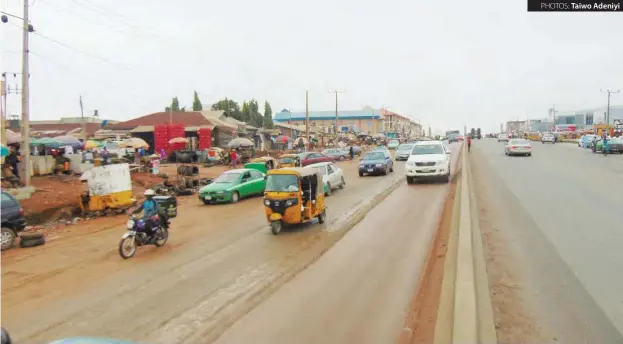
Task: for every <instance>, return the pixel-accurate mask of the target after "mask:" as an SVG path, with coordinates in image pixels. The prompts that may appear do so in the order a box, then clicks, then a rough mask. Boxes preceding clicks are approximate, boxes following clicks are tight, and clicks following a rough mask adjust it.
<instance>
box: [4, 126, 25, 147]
mask: <svg viewBox="0 0 623 344" xmlns="http://www.w3.org/2000/svg"><path fill="white" fill-rule="evenodd" d="M5 135H6V143H7V144H8V145H10V144H13V143H19V142H20V141H22V135H21V134H18V133H14V132H12V131H10V130H9V129H7V130H6V134H5Z"/></svg>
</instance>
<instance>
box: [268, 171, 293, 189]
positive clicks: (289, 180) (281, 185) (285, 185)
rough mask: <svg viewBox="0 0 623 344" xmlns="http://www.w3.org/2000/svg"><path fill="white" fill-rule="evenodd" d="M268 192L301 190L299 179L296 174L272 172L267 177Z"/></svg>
mask: <svg viewBox="0 0 623 344" xmlns="http://www.w3.org/2000/svg"><path fill="white" fill-rule="evenodd" d="M265 191H267V192H296V191H299V179H298V177H297V176H296V175H294V174H271V175H269V176H268V177H267V178H266V189H265Z"/></svg>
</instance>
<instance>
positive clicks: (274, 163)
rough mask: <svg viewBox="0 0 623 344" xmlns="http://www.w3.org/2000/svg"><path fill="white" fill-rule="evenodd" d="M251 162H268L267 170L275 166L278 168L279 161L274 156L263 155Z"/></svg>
mask: <svg viewBox="0 0 623 344" xmlns="http://www.w3.org/2000/svg"><path fill="white" fill-rule="evenodd" d="M250 162H263V163H265V164H266V170H267V171H270V170H273V169H275V168H278V165H279V163H278V162H277V160H276V159H275V158H273V157H272V156H262V157H259V158H253V159H251V161H250Z"/></svg>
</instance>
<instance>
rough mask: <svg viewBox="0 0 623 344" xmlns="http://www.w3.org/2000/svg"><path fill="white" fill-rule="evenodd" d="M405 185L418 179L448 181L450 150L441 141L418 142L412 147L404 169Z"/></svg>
mask: <svg viewBox="0 0 623 344" xmlns="http://www.w3.org/2000/svg"><path fill="white" fill-rule="evenodd" d="M405 175H406V177H407V183H409V184H411V183H414V182H416V181H417V180H418V179H441V180H443V181H444V182H446V183H447V182H449V181H450V150H449V149H447V148H446V147H445V146H444V145H443V142H441V141H419V142H416V143H415V144H414V145H413V149H412V150H411V155H410V156H409V159H407V164H406V168H405Z"/></svg>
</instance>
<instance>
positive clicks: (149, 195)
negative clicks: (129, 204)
mask: <svg viewBox="0 0 623 344" xmlns="http://www.w3.org/2000/svg"><path fill="white" fill-rule="evenodd" d="M143 195H144V196H145V201H143V203H142V204H141V205H140V206H139V207H137V208H136V209H134V211H133V212H132V214H138V213H140V212H141V211H142V212H143V220H144V221H145V231H148V232H147V234H148V235H153V234H159V233H160V228H159V226H158V223H157V221H160V218H159V216H158V204H156V201H154V196H156V192H155V191H154V190H152V189H147V190H145V193H144V194H143ZM154 228H158V230H157V232H156V233H154Z"/></svg>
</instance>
